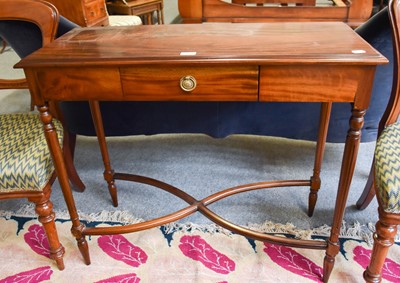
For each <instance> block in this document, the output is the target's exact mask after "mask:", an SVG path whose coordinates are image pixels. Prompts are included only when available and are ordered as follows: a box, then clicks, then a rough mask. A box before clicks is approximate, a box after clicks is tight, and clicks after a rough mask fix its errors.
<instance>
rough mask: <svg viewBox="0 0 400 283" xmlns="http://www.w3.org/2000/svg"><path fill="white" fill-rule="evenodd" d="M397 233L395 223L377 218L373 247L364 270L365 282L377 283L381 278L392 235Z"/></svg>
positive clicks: (392, 240) (391, 242)
mask: <svg viewBox="0 0 400 283" xmlns="http://www.w3.org/2000/svg"><path fill="white" fill-rule="evenodd" d="M396 234H397V224H393V223H392V224H388V223H385V222H383V221H382V220H379V221H378V222H377V223H376V232H375V234H374V247H373V249H372V254H371V260H370V263H369V265H368V267H367V269H366V270H365V271H364V279H365V281H366V282H371V283H377V282H381V280H382V268H383V265H384V263H385V259H386V256H387V253H388V251H389V248H390V247H391V246H392V245H393V243H394V237H395V236H396Z"/></svg>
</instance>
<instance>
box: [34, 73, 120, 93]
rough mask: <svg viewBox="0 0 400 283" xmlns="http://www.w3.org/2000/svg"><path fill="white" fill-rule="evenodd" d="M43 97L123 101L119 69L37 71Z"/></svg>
mask: <svg viewBox="0 0 400 283" xmlns="http://www.w3.org/2000/svg"><path fill="white" fill-rule="evenodd" d="M36 79H37V84H38V87H39V88H40V91H41V93H42V95H43V97H44V98H46V99H52V100H122V98H123V96H122V88H121V82H120V78H119V70H118V68H113V67H110V68H102V69H98V68H90V67H87V68H84V67H81V68H74V67H71V68H41V69H39V70H38V71H37V72H36Z"/></svg>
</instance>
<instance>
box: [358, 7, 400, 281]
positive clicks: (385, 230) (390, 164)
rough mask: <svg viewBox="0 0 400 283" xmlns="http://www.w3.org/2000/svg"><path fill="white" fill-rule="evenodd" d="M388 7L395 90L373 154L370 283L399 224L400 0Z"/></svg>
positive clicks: (378, 272)
mask: <svg viewBox="0 0 400 283" xmlns="http://www.w3.org/2000/svg"><path fill="white" fill-rule="evenodd" d="M388 7H389V17H390V21H391V25H392V29H393V51H394V60H393V62H394V64H393V65H394V72H393V74H394V75H393V87H392V93H391V96H390V100H389V104H388V108H387V111H386V112H385V114H384V117H383V119H384V120H385V121H386V124H385V125H384V129H383V130H382V132H381V134H380V136H379V137H378V140H377V143H376V148H375V154H374V158H375V161H374V166H375V190H376V196H377V199H378V204H379V208H378V212H379V220H378V222H377V223H376V232H375V234H374V247H373V250H372V255H371V261H370V263H369V266H368V267H367V269H366V270H365V272H364V279H365V281H367V282H380V281H381V279H382V268H383V265H384V263H385V259H386V256H387V253H388V251H389V248H390V247H391V246H392V245H393V243H394V239H395V236H396V234H397V226H398V225H400V122H397V119H398V117H399V112H400V103H399V100H400V80H399V73H398V68H399V63H400V0H391V1H390V3H389V5H388Z"/></svg>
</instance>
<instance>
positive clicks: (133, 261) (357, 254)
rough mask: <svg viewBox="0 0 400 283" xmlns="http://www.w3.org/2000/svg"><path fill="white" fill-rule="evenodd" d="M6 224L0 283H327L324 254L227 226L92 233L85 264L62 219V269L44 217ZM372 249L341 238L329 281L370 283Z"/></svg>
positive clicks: (390, 266) (396, 269)
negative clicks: (366, 274) (52, 255)
mask: <svg viewBox="0 0 400 283" xmlns="http://www.w3.org/2000/svg"><path fill="white" fill-rule="evenodd" d="M91 225H111V224H110V223H109V224H104V223H102V224H99V223H97V224H94V223H91ZM0 227H1V229H0V262H1V264H0V283H4V282H19V283H22V282H30V283H34V282H57V283H63V282H68V283H71V282H72V283H80V282H85V283H86V282H125V283H128V282H136V283H137V282H142V283H145V282H149V283H157V282H160V283H161V282H162V283H169V282H171V283H172V282H174V283H177V282H178V283H180V282H184V283H190V282H204V283H205V282H207V283H239V282H240V283H247V282H256V283H259V282H285V283H289V282H296V283H301V282H321V276H322V263H323V258H324V254H325V252H324V251H318V250H305V249H293V248H288V247H282V246H278V245H273V244H268V243H262V242H258V241H253V240H249V239H247V238H245V237H242V236H240V235H232V234H231V235H228V234H227V233H222V232H214V233H209V232H202V231H200V230H201V229H194V231H191V232H188V231H182V230H172V231H170V232H167V230H166V227H161V228H154V229H151V230H148V231H143V232H138V233H131V234H126V235H114V236H99V237H97V236H96V237H91V238H89V239H88V241H89V248H90V254H91V260H92V264H91V265H90V266H86V265H85V264H84V263H83V261H82V258H81V256H80V254H79V251H78V248H77V246H76V243H75V239H74V238H73V237H72V236H71V234H70V228H71V223H70V222H69V221H66V220H58V221H57V228H58V231H59V236H60V240H61V242H62V244H63V245H64V247H65V249H66V254H65V257H64V261H65V266H66V268H65V270H64V271H59V270H57V268H56V266H55V264H53V262H52V261H51V260H50V259H49V258H48V255H49V253H48V244H47V239H46V237H45V235H44V232H43V228H42V227H41V225H40V224H39V222H38V221H37V220H35V219H32V218H25V217H15V216H9V217H0ZM370 253H371V246H369V245H368V244H367V243H366V242H364V241H362V240H359V239H350V238H347V239H342V249H341V252H340V253H339V254H338V256H337V257H336V264H335V268H334V270H333V273H332V275H331V279H330V282H340V283H344V282H363V280H362V272H363V270H364V268H365V267H366V265H367V263H368V262H369V257H370ZM383 276H384V282H400V245H399V244H396V245H395V246H394V247H393V248H392V249H391V250H390V253H389V256H388V259H387V261H386V265H385V270H384V275H383Z"/></svg>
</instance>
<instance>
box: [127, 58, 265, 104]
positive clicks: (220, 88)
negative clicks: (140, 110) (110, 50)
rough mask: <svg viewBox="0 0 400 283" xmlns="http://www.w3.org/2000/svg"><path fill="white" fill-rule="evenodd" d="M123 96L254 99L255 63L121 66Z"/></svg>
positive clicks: (173, 98)
mask: <svg viewBox="0 0 400 283" xmlns="http://www.w3.org/2000/svg"><path fill="white" fill-rule="evenodd" d="M120 72H121V80H122V88H123V91H124V96H125V99H127V98H128V99H130V100H138V101H157V100H158V101H163V100H164V101H168V100H173V101H257V100H258V66H255V65H254V66H231V67H229V66H210V65H209V66H195V67H185V66H171V67H166V66H165V65H162V66H161V65H151V66H147V65H146V66H135V67H126V68H121V70H120Z"/></svg>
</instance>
